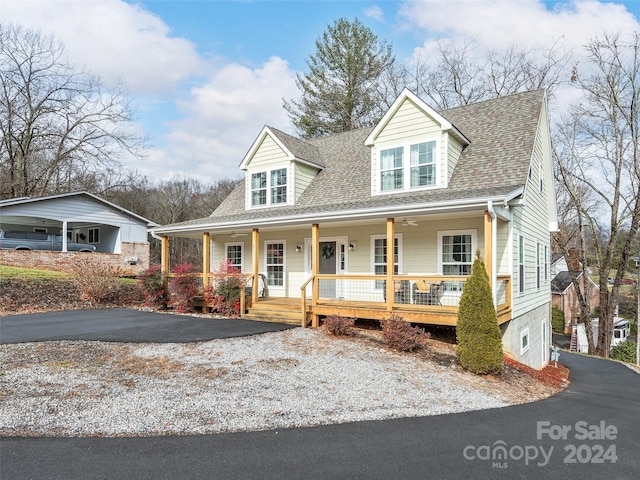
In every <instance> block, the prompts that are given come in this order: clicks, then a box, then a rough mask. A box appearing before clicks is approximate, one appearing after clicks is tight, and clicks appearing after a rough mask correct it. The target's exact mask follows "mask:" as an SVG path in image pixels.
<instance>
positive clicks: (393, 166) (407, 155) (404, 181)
mask: <svg viewBox="0 0 640 480" xmlns="http://www.w3.org/2000/svg"><path fill="white" fill-rule="evenodd" d="M435 184H436V142H435V140H434V141H430V142H422V143H416V144H411V145H407V146H402V147H395V148H388V149H385V150H381V151H380V191H381V192H394V191H402V190H407V189H414V188H421V187H429V186H433V185H435Z"/></svg>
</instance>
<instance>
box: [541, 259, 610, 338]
mask: <svg viewBox="0 0 640 480" xmlns="http://www.w3.org/2000/svg"><path fill="white" fill-rule="evenodd" d="M568 254H569V261H570V264H571V265H569V264H567V261H566V259H565V257H564V255H562V254H553V255H552V257H551V305H552V306H553V307H557V308H559V309H560V310H562V311H563V312H564V333H565V334H570V333H571V329H572V325H575V324H576V323H577V322H578V319H579V318H580V302H579V300H578V294H577V292H576V286H575V284H574V283H573V278H575V279H576V280H577V282H578V285H579V286H580V288H581V290H582V291H583V292H584V291H585V290H584V288H585V277H584V274H583V271H582V265H581V264H580V262H579V260H578V258H577V252H576V251H575V250H570V251H569V252H568ZM587 285H588V286H589V304H590V305H591V309H592V310H593V309H594V308H596V307H597V306H599V305H600V288H599V287H598V285H597V284H596V283H595V282H594V281H593V280H592V279H591V278H589V277H588V276H587Z"/></svg>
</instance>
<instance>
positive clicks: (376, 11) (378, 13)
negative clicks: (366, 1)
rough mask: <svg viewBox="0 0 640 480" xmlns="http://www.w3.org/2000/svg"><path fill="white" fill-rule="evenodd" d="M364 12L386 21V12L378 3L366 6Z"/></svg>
mask: <svg viewBox="0 0 640 480" xmlns="http://www.w3.org/2000/svg"><path fill="white" fill-rule="evenodd" d="M364 14H365V15H366V16H367V17H369V18H373V19H374V20H378V21H379V22H383V21H384V12H383V11H382V9H381V8H380V7H379V6H378V5H372V6H370V7H367V8H365V9H364Z"/></svg>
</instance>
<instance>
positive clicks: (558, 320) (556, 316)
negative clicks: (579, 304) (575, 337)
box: [551, 307, 564, 333]
mask: <svg viewBox="0 0 640 480" xmlns="http://www.w3.org/2000/svg"><path fill="white" fill-rule="evenodd" d="M551 330H553V331H554V332H556V333H564V312H563V311H562V310H560V309H559V308H558V307H553V308H552V309H551Z"/></svg>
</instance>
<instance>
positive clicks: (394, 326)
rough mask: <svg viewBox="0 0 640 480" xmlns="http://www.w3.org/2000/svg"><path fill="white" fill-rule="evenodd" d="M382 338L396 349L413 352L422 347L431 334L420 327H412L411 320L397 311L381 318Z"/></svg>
mask: <svg viewBox="0 0 640 480" xmlns="http://www.w3.org/2000/svg"><path fill="white" fill-rule="evenodd" d="M380 326H381V327H382V338H384V341H385V342H386V343H387V345H388V346H389V347H391V348H393V349H394V350H399V351H401V352H411V351H413V350H417V349H418V348H420V347H422V346H423V345H424V343H425V341H426V340H427V339H428V338H429V337H430V335H429V334H428V333H427V332H425V331H424V330H422V329H421V328H419V327H412V326H411V324H410V323H409V322H405V320H404V319H403V318H402V317H401V316H400V315H397V314H395V313H392V314H391V316H390V317H389V318H385V319H383V320H380Z"/></svg>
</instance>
